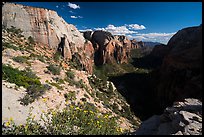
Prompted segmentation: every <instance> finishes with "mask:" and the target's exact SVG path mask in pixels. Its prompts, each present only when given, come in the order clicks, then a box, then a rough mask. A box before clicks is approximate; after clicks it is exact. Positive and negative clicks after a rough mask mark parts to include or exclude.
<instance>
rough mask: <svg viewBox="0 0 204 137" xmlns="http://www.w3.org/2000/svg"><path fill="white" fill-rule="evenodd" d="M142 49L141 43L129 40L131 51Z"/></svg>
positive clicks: (142, 44)
mask: <svg viewBox="0 0 204 137" xmlns="http://www.w3.org/2000/svg"><path fill="white" fill-rule="evenodd" d="M141 47H144V43H143V42H142V41H137V40H136V39H132V40H131V49H138V48H141Z"/></svg>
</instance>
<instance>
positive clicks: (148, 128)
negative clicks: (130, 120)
mask: <svg viewBox="0 0 204 137" xmlns="http://www.w3.org/2000/svg"><path fill="white" fill-rule="evenodd" d="M177 104H182V106H181V107H178V105H177ZM188 106H190V107H191V108H192V109H191V112H189V111H184V110H183V109H185V108H186V107H188ZM197 106H200V107H199V108H200V109H198V107H197ZM164 118H166V119H168V120H164ZM133 134H135V135H150V134H151V135H202V102H201V101H199V100H197V99H192V98H189V99H185V100H184V101H183V102H175V103H174V105H173V106H172V107H168V108H166V109H165V111H164V113H163V114H162V115H160V116H158V115H154V116H152V117H151V118H149V119H148V120H146V121H144V122H143V123H142V124H141V126H140V128H139V129H138V130H137V131H136V132H135V133H133Z"/></svg>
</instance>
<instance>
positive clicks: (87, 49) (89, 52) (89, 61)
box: [83, 41, 94, 74]
mask: <svg viewBox="0 0 204 137" xmlns="http://www.w3.org/2000/svg"><path fill="white" fill-rule="evenodd" d="M84 54H85V58H84V63H83V64H84V65H85V68H86V69H87V71H88V72H89V73H90V74H92V73H93V65H94V48H93V45H92V43H91V42H90V41H86V42H85V44H84Z"/></svg>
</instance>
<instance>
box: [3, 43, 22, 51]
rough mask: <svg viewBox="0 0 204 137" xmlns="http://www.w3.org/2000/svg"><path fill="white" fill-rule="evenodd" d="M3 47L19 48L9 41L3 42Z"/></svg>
mask: <svg viewBox="0 0 204 137" xmlns="http://www.w3.org/2000/svg"><path fill="white" fill-rule="evenodd" d="M2 47H3V49H5V48H9V49H14V50H19V48H18V47H16V46H14V45H13V44H11V43H8V42H2Z"/></svg>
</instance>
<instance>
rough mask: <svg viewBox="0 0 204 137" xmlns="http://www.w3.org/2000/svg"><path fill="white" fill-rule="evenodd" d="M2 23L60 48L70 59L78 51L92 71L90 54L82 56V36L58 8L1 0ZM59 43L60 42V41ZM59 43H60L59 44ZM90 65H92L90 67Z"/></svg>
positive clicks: (82, 61) (52, 46)
mask: <svg viewBox="0 0 204 137" xmlns="http://www.w3.org/2000/svg"><path fill="white" fill-rule="evenodd" d="M2 25H3V26H4V27H6V28H10V27H12V26H14V27H16V28H18V29H21V30H22V31H23V33H22V34H23V35H24V36H25V37H26V38H28V37H32V38H33V39H34V40H35V41H37V42H40V43H43V44H46V45H48V46H49V47H50V48H51V49H54V50H55V51H57V50H58V49H59V48H62V49H63V50H61V52H63V53H62V55H63V56H64V58H65V59H68V60H70V59H72V55H74V54H75V53H79V55H80V56H81V59H82V60H81V64H84V65H85V64H86V65H85V66H87V67H88V68H89V69H88V68H86V69H87V71H89V72H90V73H92V67H91V66H93V64H89V63H90V62H92V61H89V60H93V58H90V57H88V58H87V57H86V56H84V53H83V51H84V48H86V47H85V46H86V45H84V42H85V39H84V37H83V36H82V34H81V33H80V32H79V31H78V30H77V28H76V27H75V26H74V25H72V24H68V23H66V22H65V21H64V19H63V18H62V17H60V16H59V15H58V14H57V12H55V11H52V10H48V9H43V8H35V7H30V6H24V5H20V4H14V3H4V4H3V6H2ZM60 44H61V45H60ZM60 46H61V47H60ZM90 68H91V69H90Z"/></svg>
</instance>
